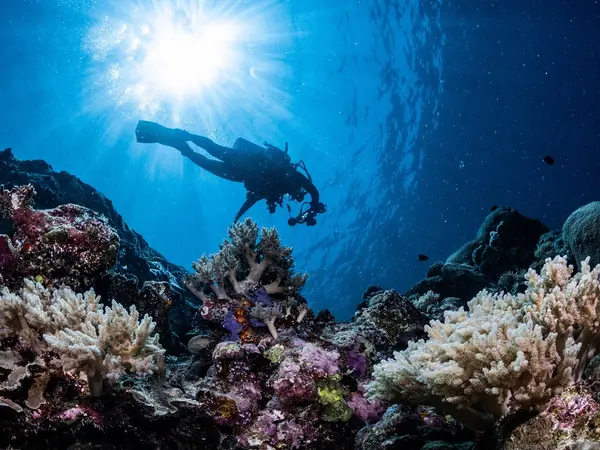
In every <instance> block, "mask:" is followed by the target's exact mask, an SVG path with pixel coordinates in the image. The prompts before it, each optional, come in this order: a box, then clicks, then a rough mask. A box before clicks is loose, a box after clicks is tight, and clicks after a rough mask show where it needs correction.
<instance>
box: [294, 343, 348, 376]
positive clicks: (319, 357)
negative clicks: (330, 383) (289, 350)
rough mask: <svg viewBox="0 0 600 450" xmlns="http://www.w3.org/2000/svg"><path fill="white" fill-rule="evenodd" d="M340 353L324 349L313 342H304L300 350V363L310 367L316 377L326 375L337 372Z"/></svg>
mask: <svg viewBox="0 0 600 450" xmlns="http://www.w3.org/2000/svg"><path fill="white" fill-rule="evenodd" d="M339 360H340V354H339V353H338V352H335V351H328V350H324V349H322V348H320V347H317V346H316V345H314V344H311V343H310V342H309V343H305V344H304V345H303V347H302V351H301V352H300V363H301V364H303V365H308V366H310V367H311V369H312V371H313V373H314V374H315V375H316V376H318V377H327V376H330V375H335V374H337V373H339V371H340V367H339Z"/></svg>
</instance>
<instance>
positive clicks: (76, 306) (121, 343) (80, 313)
mask: <svg viewBox="0 0 600 450" xmlns="http://www.w3.org/2000/svg"><path fill="white" fill-rule="evenodd" d="M155 327H156V324H155V323H154V322H153V321H152V318H151V317H149V316H148V315H145V316H144V317H143V318H142V319H141V320H140V319H139V313H138V312H137V310H136V309H135V307H134V306H132V307H130V309H129V311H128V310H126V309H125V308H124V307H123V306H122V305H120V304H119V303H117V302H115V301H113V303H112V307H105V308H103V307H102V304H101V303H100V297H98V296H96V295H95V294H94V292H93V291H91V290H90V291H87V292H85V293H84V294H77V293H75V292H73V291H72V290H71V289H70V288H68V287H61V288H58V289H52V290H50V289H46V288H44V287H43V286H42V285H41V284H39V283H34V282H33V281H31V280H25V287H24V288H23V289H21V291H20V292H19V293H18V294H15V293H12V292H10V291H9V290H8V289H6V288H4V289H3V290H2V291H0V332H2V335H4V336H17V337H18V338H19V339H20V340H21V341H22V343H23V344H24V345H26V346H29V347H31V348H33V349H34V350H35V351H36V352H37V353H38V354H41V353H43V352H45V351H47V350H49V349H50V350H53V351H54V352H55V353H57V354H58V355H59V357H58V358H57V359H56V360H55V361H53V366H58V367H60V368H62V370H65V371H70V370H76V371H83V372H85V373H86V375H87V377H88V382H89V389H90V393H92V395H99V394H100V393H101V392H102V382H103V380H104V379H105V378H106V379H109V380H112V381H115V380H117V379H119V378H120V376H121V375H122V374H124V373H126V372H130V373H136V374H141V375H145V374H150V373H157V372H161V371H162V370H163V369H164V367H163V365H164V350H163V349H162V347H161V346H160V344H159V342H158V339H159V336H158V334H153V332H154V329H155ZM42 335H43V340H42V339H40V336H42Z"/></svg>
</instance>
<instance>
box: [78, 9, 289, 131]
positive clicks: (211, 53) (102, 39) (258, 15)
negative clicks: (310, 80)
mask: <svg viewBox="0 0 600 450" xmlns="http://www.w3.org/2000/svg"><path fill="white" fill-rule="evenodd" d="M108 4H111V3H108ZM105 5H107V3H103V4H102V5H101V6H99V8H100V10H99V11H98V12H97V19H96V24H95V25H94V26H92V27H91V28H90V30H89V32H88V33H87V34H86V37H85V39H84V43H83V45H84V49H85V50H86V52H87V54H88V55H89V56H90V70H89V72H88V74H87V83H86V89H87V92H86V93H85V95H86V97H87V98H89V104H88V105H87V106H88V109H89V111H88V112H93V113H98V112H100V113H101V114H103V115H104V116H105V119H106V121H110V122H111V123H110V124H108V126H109V128H110V129H111V130H113V129H114V130H115V132H114V134H115V135H117V134H118V129H119V126H121V123H122V122H123V116H124V117H125V118H127V119H134V118H143V119H148V120H155V121H160V122H163V123H164V124H165V125H167V126H179V127H184V126H185V125H186V124H187V125H191V126H193V128H194V129H195V130H199V129H204V130H209V131H213V130H216V129H219V130H220V132H222V133H227V132H228V130H227V129H226V127H227V126H230V125H231V124H234V125H235V127H236V131H235V132H236V134H238V135H239V133H241V132H244V128H251V127H252V126H253V125H254V124H256V123H258V122H260V123H265V121H269V122H272V123H276V122H277V121H281V120H286V119H289V118H290V115H289V112H288V110H287V104H288V100H289V99H290V95H289V94H288V93H287V91H288V90H287V89H286V86H285V83H286V77H287V76H288V75H289V71H288V70H287V69H286V62H285V61H286V55H289V54H290V53H292V52H293V45H294V34H293V31H292V30H293V24H292V21H291V14H290V11H289V10H288V9H286V5H285V3H282V2H279V1H276V0H253V1H239V0H202V1H201V0H160V1H159V0H145V1H143V2H139V3H134V4H130V3H127V4H125V3H123V2H118V3H117V2H115V3H114V4H112V6H110V7H107V6H105ZM267 108H268V109H267ZM266 111H268V113H269V114H270V116H269V117H268V118H267V117H265V114H266Z"/></svg>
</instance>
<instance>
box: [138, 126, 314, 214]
mask: <svg viewBox="0 0 600 450" xmlns="http://www.w3.org/2000/svg"><path fill="white" fill-rule="evenodd" d="M135 135H136V139H137V142H140V143H146V144H150V143H159V144H163V145H168V146H169V147H173V148H175V149H177V150H179V151H180V152H181V154H182V155H183V156H185V157H187V158H188V159H190V160H191V161H192V162H193V163H194V164H196V165H197V166H199V167H201V168H203V169H205V170H207V171H209V172H210V173H212V174H213V175H216V176H218V177H221V178H224V179H226V180H230V181H236V182H239V183H244V187H245V188H246V191H247V192H246V201H245V202H244V204H243V205H242V207H241V208H240V210H239V211H238V213H237V214H236V215H235V219H234V222H237V221H238V220H239V219H240V218H241V217H242V215H244V214H245V213H246V211H248V210H249V209H250V208H251V207H252V206H253V205H254V204H255V203H256V202H258V201H260V200H263V199H264V200H266V202H267V207H268V209H269V212H270V213H271V214H273V213H274V212H275V210H276V209H277V206H283V201H284V197H285V196H286V195H287V196H289V197H290V198H291V199H293V200H295V201H298V202H303V201H304V197H305V196H306V194H307V193H308V194H309V195H310V197H311V200H310V202H304V203H302V206H301V208H300V212H299V213H298V215H297V216H296V217H292V215H291V208H290V205H289V204H288V205H287V209H288V212H289V213H290V218H289V219H288V224H290V225H291V226H294V225H296V224H306V225H307V226H313V225H316V223H317V220H316V216H317V214H323V213H324V212H325V211H326V209H325V205H324V204H323V203H321V202H320V201H319V191H318V190H317V188H316V187H315V185H314V184H313V183H312V178H311V176H310V174H309V173H308V170H307V169H306V165H305V164H304V162H303V161H300V162H299V163H296V164H293V163H292V162H291V159H290V156H289V155H288V145H287V142H286V144H285V151H284V150H281V149H279V148H277V147H275V146H273V145H271V144H269V143H267V142H265V143H264V145H265V147H261V146H259V145H256V144H253V143H252V142H249V141H247V140H245V139H243V138H238V139H237V140H236V141H235V143H234V144H233V147H232V148H230V147H225V146H222V145H219V144H217V143H215V142H213V141H212V140H210V139H209V138H207V137H204V136H198V135H195V134H191V133H189V132H187V131H185V130H180V129H178V128H175V129H171V128H167V127H164V126H162V125H159V124H157V123H154V122H148V121H145V120H140V121H139V122H138V125H137V127H136V129H135ZM188 141H190V142H193V143H194V144H195V145H197V146H198V147H201V148H203V149H204V150H206V151H207V152H208V153H209V154H210V155H211V156H212V157H214V158H216V159H211V158H207V157H206V156H204V155H202V154H200V153H196V152H195V151H194V150H192V148H191V147H190V146H189V145H188ZM298 168H300V169H302V170H303V171H304V172H305V173H306V175H304V174H303V173H301V172H300V171H299V170H298ZM307 205H308V209H305V207H306V206H307Z"/></svg>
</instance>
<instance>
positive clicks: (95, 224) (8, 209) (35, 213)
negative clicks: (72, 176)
mask: <svg viewBox="0 0 600 450" xmlns="http://www.w3.org/2000/svg"><path fill="white" fill-rule="evenodd" d="M34 195H35V190H34V188H33V186H31V185H26V186H20V187H15V188H13V189H11V190H0V216H1V217H5V218H8V219H10V220H11V221H12V223H13V228H14V233H13V236H12V237H10V238H9V237H8V236H6V235H0V268H2V269H4V272H5V273H9V274H12V275H14V277H15V278H22V277H23V276H29V277H33V276H36V275H44V276H46V277H49V278H51V279H54V281H61V282H64V283H65V284H69V285H71V286H72V287H76V286H77V285H79V284H80V283H81V282H84V283H87V282H89V281H91V279H93V278H95V277H97V276H99V275H101V274H103V273H104V272H106V271H107V270H109V269H110V268H111V267H112V266H113V265H114V264H115V263H116V260H117V255H118V249H119V237H118V235H117V233H116V232H115V231H114V230H113V229H112V228H111V227H110V226H109V225H108V222H107V220H106V219H105V218H104V217H103V216H101V215H99V214H97V213H95V212H94V211H92V210H90V209H87V208H84V207H82V206H78V205H72V204H68V205H61V206H58V207H56V208H53V209H48V210H35V209H33V207H32V206H31V205H32V202H33V196H34Z"/></svg>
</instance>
